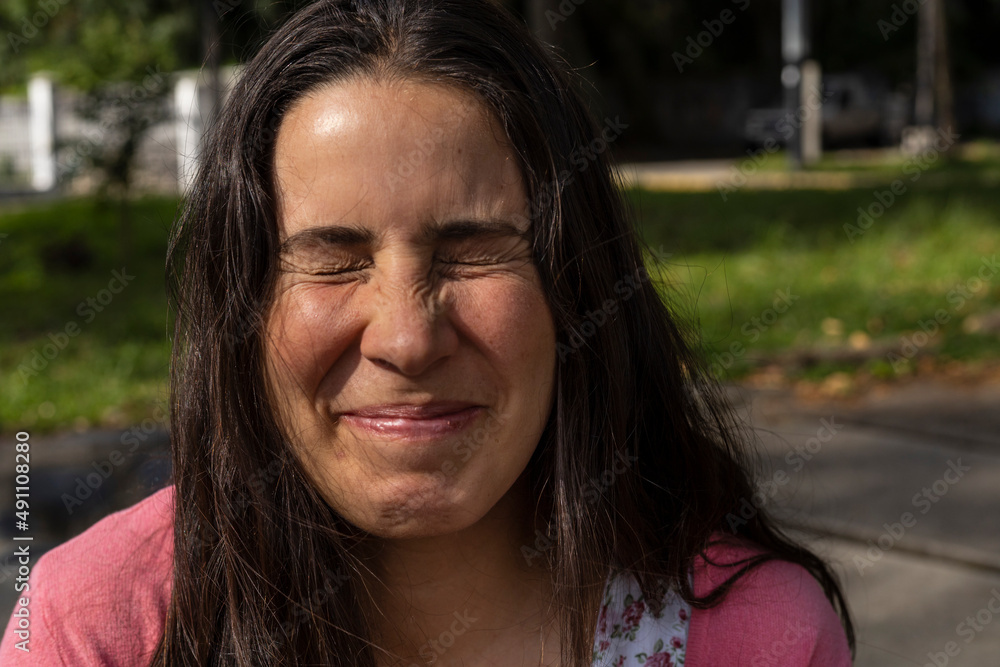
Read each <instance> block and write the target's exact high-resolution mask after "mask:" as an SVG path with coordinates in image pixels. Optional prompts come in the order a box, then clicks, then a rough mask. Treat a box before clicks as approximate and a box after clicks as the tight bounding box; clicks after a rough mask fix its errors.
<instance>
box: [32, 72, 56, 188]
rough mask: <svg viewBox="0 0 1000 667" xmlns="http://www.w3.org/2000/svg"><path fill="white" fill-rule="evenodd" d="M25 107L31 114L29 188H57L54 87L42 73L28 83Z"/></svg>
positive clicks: (50, 80)
mask: <svg viewBox="0 0 1000 667" xmlns="http://www.w3.org/2000/svg"><path fill="white" fill-rule="evenodd" d="M28 108H29V110H30V113H31V121H30V123H31V124H30V126H29V127H30V130H29V133H30V137H31V187H33V188H34V189H35V190H40V191H47V190H51V189H52V188H54V187H55V186H56V156H55V143H56V114H55V86H54V85H53V83H52V79H50V78H48V77H47V76H45V75H44V74H35V75H34V76H32V77H31V80H30V81H28Z"/></svg>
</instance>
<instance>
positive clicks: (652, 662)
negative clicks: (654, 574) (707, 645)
mask: <svg viewBox="0 0 1000 667" xmlns="http://www.w3.org/2000/svg"><path fill="white" fill-rule="evenodd" d="M690 618H691V607H690V605H688V604H687V603H686V602H684V600H683V599H681V597H680V596H679V595H676V594H675V593H673V592H670V593H668V594H667V597H666V598H665V599H664V604H663V607H662V609H661V610H660V611H659V612H658V613H654V612H653V611H652V610H651V609H650V608H649V605H648V604H647V602H646V600H645V599H644V598H643V596H642V592H641V591H640V590H639V582H637V581H636V580H635V577H633V576H632V575H631V574H627V573H625V574H617V575H614V576H612V577H609V578H608V585H607V587H606V590H605V593H604V603H603V604H602V605H601V613H600V615H599V616H598V619H597V632H596V633H595V636H594V659H593V662H592V665H593V667H635V666H636V665H642V666H643V667H675V665H683V664H684V653H685V649H686V648H687V635H688V622H689V620H690Z"/></svg>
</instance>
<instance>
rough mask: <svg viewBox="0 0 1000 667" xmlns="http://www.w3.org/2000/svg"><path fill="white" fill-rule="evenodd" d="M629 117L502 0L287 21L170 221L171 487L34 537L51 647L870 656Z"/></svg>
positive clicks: (526, 659)
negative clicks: (749, 449)
mask: <svg viewBox="0 0 1000 667" xmlns="http://www.w3.org/2000/svg"><path fill="white" fill-rule="evenodd" d="M602 131H604V132H605V134H604V136H603V137H602ZM607 136H608V134H607V128H606V127H605V128H602V127H600V126H598V125H597V124H595V123H594V122H593V121H592V120H591V119H590V117H589V116H588V113H587V111H586V109H585V106H584V104H583V103H582V102H581V99H580V98H579V97H578V95H577V94H576V93H575V92H574V89H573V83H572V82H571V81H570V79H569V77H568V75H567V74H566V68H565V66H564V65H559V64H557V63H556V62H555V61H554V59H553V58H552V56H551V55H549V54H548V53H546V52H545V51H544V50H543V49H542V48H541V47H540V46H539V45H538V44H537V43H536V42H535V41H534V40H533V39H532V38H531V37H530V35H529V34H528V33H527V31H526V30H525V29H524V28H523V27H522V26H520V25H519V24H518V23H516V22H515V21H513V20H512V19H511V18H509V17H508V16H506V15H505V14H504V13H503V12H502V11H501V10H499V9H497V8H496V7H495V6H494V5H492V4H491V3H490V2H488V1H487V0H476V1H469V0H446V1H434V2H431V1H429V0H355V1H353V2H347V1H340V0H321V1H320V2H317V3H316V4H314V5H312V6H310V7H309V8H307V9H306V10H304V11H303V12H301V13H299V14H298V15H297V16H295V17H294V18H293V19H292V20H291V21H290V22H289V23H288V24H287V25H285V26H284V27H283V28H281V29H280V30H279V31H278V32H277V33H276V34H275V35H274V36H273V37H272V38H271V40H270V41H269V42H268V43H267V44H266V45H265V46H264V47H263V49H262V50H261V52H260V53H259V54H258V55H257V56H256V57H255V58H254V59H253V61H252V62H250V63H249V65H248V66H247V67H246V69H245V70H244V72H243V75H242V77H241V79H240V81H239V83H238V84H237V86H236V88H235V90H234V92H233V94H232V95H231V97H230V99H229V100H228V102H227V105H226V108H225V109H224V110H223V112H222V115H221V117H220V119H219V121H218V123H217V125H216V127H215V128H214V130H213V132H212V134H211V139H210V141H209V142H208V145H207V147H206V150H205V152H204V155H203V166H202V169H201V173H200V176H199V178H198V179H197V185H196V187H195V190H194V192H193V193H192V194H191V196H190V198H189V201H188V202H187V205H186V208H185V211H184V213H183V215H182V217H181V218H180V220H179V221H178V224H177V225H176V228H175V232H174V235H173V240H172V243H171V247H170V257H169V262H168V263H169V277H170V279H171V285H172V288H173V289H172V294H173V298H174V305H175V308H176V312H177V320H176V331H175V334H176V335H175V340H174V365H173V369H172V396H173V411H172V415H171V429H172V439H173V444H174V448H175V450H174V451H175V455H174V479H175V486H173V487H169V488H168V489H165V490H163V491H161V492H160V493H158V494H156V495H154V496H153V497H151V498H150V499H148V500H146V501H144V502H143V503H141V504H140V505H137V506H136V507H134V508H132V509H130V510H127V511H126V512H123V513H120V514H118V515H114V516H112V517H109V518H108V519H106V520H104V521H103V522H101V523H100V524H98V525H97V526H95V527H94V528H92V529H91V530H90V531H88V532H87V533H85V534H84V535H83V536H81V537H79V538H77V539H76V540H74V541H71V542H70V543H68V544H66V545H64V546H63V547H60V548H59V549H56V550H54V551H53V552H50V554H48V555H47V556H46V557H45V558H44V559H42V560H41V561H40V562H39V564H38V566H37V567H36V569H35V572H34V574H33V576H32V586H33V588H34V593H33V594H34V595H35V598H34V600H33V605H32V613H33V614H35V617H34V621H35V626H34V633H35V634H34V637H33V640H32V641H33V646H32V649H33V650H34V651H35V653H33V654H32V656H31V657H32V658H34V659H35V660H43V659H45V660H48V662H44V663H43V662H39V663H38V664H58V662H57V660H59V661H62V662H63V664H73V665H78V664H113V665H125V664H128V665H150V664H151V665H209V664H211V665H258V664H259V665H306V664H309V665H318V664H323V665H352V666H354V665H379V666H383V665H413V664H420V665H423V664H430V663H438V664H444V665H460V664H483V665H535V664H538V665H589V664H599V665H633V664H645V665H670V664H675V663H679V664H687V665H689V666H692V665H693V666H694V667H698V665H738V664H747V665H763V664H768V665H770V664H783V665H784V664H789V665H791V664H795V665H797V664H811V665H842V664H848V663H849V661H850V656H849V648H848V646H849V644H853V636H852V633H851V626H850V622H849V620H848V617H847V612H846V608H845V606H844V600H843V597H842V595H841V593H840V590H839V588H838V586H837V584H836V581H835V579H834V578H833V577H832V575H831V574H830V572H829V570H828V569H827V567H826V566H825V565H824V564H823V563H822V561H820V560H819V559H818V558H817V557H815V556H814V555H812V554H811V553H809V552H808V551H807V550H805V549H803V548H802V547H799V546H797V545H795V544H794V543H792V542H791V541H789V540H788V539H786V538H785V537H783V535H782V534H781V533H780V532H779V530H778V529H777V528H776V527H775V526H774V524H773V523H772V522H771V520H770V519H768V518H767V516H766V515H765V514H764V513H756V514H755V515H753V516H750V517H748V518H747V517H745V516H744V515H740V517H741V518H740V519H739V521H734V520H733V518H734V517H735V516H737V514H736V513H737V511H738V508H739V507H740V505H741V501H743V500H745V499H749V498H751V497H752V495H753V488H752V486H751V480H750V478H749V476H748V473H747V472H746V470H747V468H746V464H745V462H744V461H743V459H742V457H741V454H740V451H741V449H740V446H739V442H740V439H741V438H740V434H739V433H738V431H737V429H736V428H735V427H734V425H733V423H732V422H731V419H730V416H729V415H728V413H727V411H726V409H725V408H724V407H723V405H722V403H721V401H720V400H719V398H718V396H717V395H716V390H715V388H714V387H713V385H712V384H711V382H709V381H708V380H707V379H705V377H704V376H703V375H702V374H701V372H700V370H699V368H700V367H699V364H698V360H697V359H696V357H695V356H694V355H693V354H692V352H691V351H690V349H689V347H688V344H687V342H686V341H685V338H684V335H683V332H682V331H681V330H680V329H679V328H678V326H677V324H676V323H675V322H674V321H673V320H672V319H671V316H670V314H669V312H668V310H667V308H666V307H665V306H664V305H663V303H662V302H661V299H660V295H659V294H658V293H657V291H656V288H655V286H654V285H653V284H652V282H651V281H650V279H649V278H650V276H649V274H648V273H646V270H645V264H644V257H643V253H642V251H641V247H640V244H639V242H638V241H637V234H636V232H635V229H634V228H633V226H632V224H631V218H630V216H629V214H628V211H627V209H626V207H625V205H624V203H623V201H622V198H621V195H620V194H619V192H618V190H617V188H616V187H615V184H614V182H613V179H612V177H611V172H610V166H609V163H608V160H607V157H606V155H605V149H606V147H607ZM744 514H745V513H744ZM727 518H728V521H727ZM824 594H825V596H824ZM827 598H829V600H828V599H827ZM831 602H832V603H833V604H835V605H836V606H837V607H838V608H839V609H840V611H841V613H842V614H843V616H844V625H845V627H846V632H845V630H844V629H843V628H842V627H841V625H840V623H839V622H838V620H837V616H836V613H835V611H834V606H833V604H831ZM12 622H13V621H12ZM12 627H13V626H12ZM9 634H10V632H8V635H9ZM4 641H5V643H4V648H3V651H2V652H0V657H3V658H5V659H7V658H12V659H14V658H23V657H24V654H22V653H20V652H18V651H16V650H15V649H13V648H12V646H11V644H12V642H11V639H10V638H9V637H8V636H5V640H4ZM40 656H41V657H40Z"/></svg>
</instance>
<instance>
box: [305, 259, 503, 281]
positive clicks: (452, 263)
mask: <svg viewBox="0 0 1000 667" xmlns="http://www.w3.org/2000/svg"><path fill="white" fill-rule="evenodd" d="M434 260H435V262H436V263H437V264H439V265H443V266H445V267H476V266H491V265H493V264H498V263H499V262H500V261H501V260H500V259H499V258H498V257H493V256H486V255H484V256H482V257H479V258H476V259H473V260H466V261H462V260H459V259H455V258H452V257H441V256H435V258H434ZM368 266H369V263H368V262H357V263H354V264H348V265H345V266H343V267H341V268H338V269H331V270H325V271H317V272H315V273H314V274H313V275H317V276H329V277H336V276H344V275H347V274H351V273H356V272H358V271H363V270H364V269H367V268H368Z"/></svg>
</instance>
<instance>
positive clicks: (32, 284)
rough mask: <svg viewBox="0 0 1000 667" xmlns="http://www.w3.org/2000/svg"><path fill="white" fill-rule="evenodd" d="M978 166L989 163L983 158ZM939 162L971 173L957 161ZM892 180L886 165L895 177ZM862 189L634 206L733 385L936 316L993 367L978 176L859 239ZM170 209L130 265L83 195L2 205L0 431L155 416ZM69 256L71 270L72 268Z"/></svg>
mask: <svg viewBox="0 0 1000 667" xmlns="http://www.w3.org/2000/svg"><path fill="white" fill-rule="evenodd" d="M981 164H983V165H984V168H987V167H988V168H993V167H994V165H993V161H992V160H986V161H981ZM878 169H880V170H884V166H878ZM935 169H940V170H942V171H943V172H944V173H948V172H951V173H964V172H966V171H970V170H971V171H975V169H974V165H973V166H970V163H969V162H966V161H958V162H956V163H952V164H949V165H943V166H941V167H935ZM900 176H901V174H900V173H899V172H894V171H892V170H889V171H885V178H886V183H887V184H888V183H889V182H891V181H892V180H893V179H895V178H898V177H900ZM878 189H881V188H878ZM872 190H873V188H862V189H858V190H847V191H835V192H827V191H788V192H774V191H750V190H741V191H739V192H737V193H735V194H731V195H730V196H729V198H728V201H725V202H724V201H722V199H721V197H720V196H719V195H718V194H717V193H715V192H707V193H665V192H649V191H633V192H631V193H630V197H631V199H632V201H633V203H634V204H635V207H636V210H637V212H638V213H639V216H640V221H641V225H642V230H643V234H644V236H645V237H646V239H647V241H648V242H649V243H650V245H652V246H653V247H654V248H658V247H659V246H661V245H662V248H663V251H664V252H670V253H673V255H672V256H671V257H670V258H669V260H668V262H669V263H668V264H666V265H665V272H664V276H665V278H666V279H667V281H668V282H669V287H668V288H665V289H666V291H667V292H668V293H669V297H670V299H671V301H672V303H673V304H674V307H675V308H676V310H677V311H678V313H679V314H680V315H681V316H682V317H685V318H686V319H688V320H690V321H693V322H695V323H696V324H697V325H698V327H699V328H700V331H701V341H700V342H701V344H703V347H704V350H705V354H706V355H707V356H708V359H709V361H716V362H718V361H719V358H717V357H714V355H716V354H720V355H721V354H724V353H725V352H727V351H729V350H731V349H732V348H731V346H733V345H734V344H738V345H739V346H742V347H740V348H737V349H742V352H741V353H740V354H736V355H734V357H733V360H732V363H731V364H728V368H726V369H725V371H726V374H727V375H729V376H736V377H739V376H740V375H742V374H744V373H746V372H747V371H749V370H750V369H752V368H754V367H755V365H756V364H757V363H759V362H760V360H761V359H770V358H773V357H774V355H775V354H777V353H779V352H781V351H784V350H788V349H790V348H797V349H806V348H808V349H815V348H823V347H827V348H836V347H838V346H844V345H846V341H847V338H848V337H849V336H850V335H851V334H852V333H853V332H863V333H864V334H865V335H866V336H868V337H869V338H870V339H871V340H872V341H873V342H874V343H876V344H878V343H880V342H886V341H889V342H898V340H899V338H900V336H903V335H908V334H909V332H912V331H913V330H915V329H917V328H918V325H919V322H920V321H922V320H923V321H929V320H931V319H933V317H934V315H935V313H936V312H937V311H938V310H943V311H944V312H945V313H946V314H947V315H948V321H947V322H946V323H945V324H944V325H943V326H942V327H941V328H942V332H943V337H942V339H941V342H940V345H939V346H938V347H937V348H936V351H935V353H936V354H938V355H939V356H940V357H943V358H950V359H961V360H982V359H996V358H997V357H998V356H1000V345H997V343H998V340H997V335H996V334H992V335H980V334H971V333H966V332H964V331H963V330H962V323H963V321H965V319H966V318H968V317H969V316H970V315H981V314H984V313H988V312H992V311H996V310H998V309H1000V275H995V276H991V278H990V280H989V281H988V282H986V283H984V284H983V285H982V286H981V287H980V288H979V289H978V290H976V291H974V292H971V293H970V294H969V295H968V296H969V298H968V299H965V300H964V303H962V304H961V307H958V302H957V300H956V299H955V294H956V293H954V292H952V290H954V289H955V288H956V286H959V285H963V284H967V282H968V281H969V280H970V279H971V278H973V277H975V276H976V273H977V271H978V270H979V268H980V267H981V266H982V260H981V258H982V257H984V256H986V257H992V255H994V254H997V255H998V256H1000V190H998V189H997V188H996V187H989V186H988V185H985V184H983V182H982V180H981V179H974V178H973V179H969V180H968V182H962V183H961V184H960V185H952V186H950V187H946V186H945V185H943V184H942V183H941V181H937V182H935V181H932V180H930V179H928V180H923V179H921V180H920V181H918V182H916V183H912V184H908V190H907V192H906V193H905V194H903V195H902V196H899V197H897V201H896V202H895V203H894V204H893V205H892V206H891V207H889V209H888V210H887V211H886V212H885V213H884V215H882V216H881V217H879V218H878V219H877V220H875V221H874V224H872V226H871V227H870V228H869V229H868V230H867V231H865V233H864V234H863V235H861V236H857V237H855V238H854V242H853V243H852V242H851V241H850V239H848V235H847V234H846V233H845V230H844V225H854V224H856V221H857V218H858V213H857V209H858V207H859V206H862V207H868V206H869V205H870V204H871V203H872V202H874V201H875V199H874V196H873V192H872ZM176 206H177V201H176V200H173V199H155V198H149V199H143V200H139V201H137V202H135V203H134V206H133V226H134V229H133V238H132V244H131V249H130V250H128V251H127V252H126V253H125V254H123V250H122V248H121V247H120V244H119V240H118V239H119V230H118V218H117V209H116V208H106V207H101V206H100V205H98V204H95V203H94V202H93V201H92V200H89V199H88V200H68V201H60V202H54V203H44V204H35V205H32V206H30V207H28V208H24V209H22V210H20V211H3V212H0V235H3V234H5V235H6V236H0V431H2V432H10V431H11V430H14V429H16V428H30V429H32V431H33V432H43V431H48V430H53V429H66V428H86V427H96V426H107V427H125V426H128V425H130V424H132V423H136V422H138V421H141V420H142V419H146V418H148V417H149V416H150V415H151V414H154V413H157V412H158V411H157V410H156V409H155V408H156V407H157V405H158V404H160V403H161V402H162V401H163V400H164V398H165V383H166V378H167V366H168V361H169V341H168V334H167V307H166V299H165V296H164V276H163V263H164V255H165V252H166V240H167V233H168V229H169V226H170V223H171V221H172V219H173V217H174V215H175V210H176ZM74 256H76V257H77V258H78V260H79V261H78V262H77V263H78V264H79V266H78V268H76V269H73V270H71V269H68V268H66V266H65V265H66V264H67V259H72V258H73V257H74ZM122 267H125V269H126V271H127V273H129V274H132V275H135V278H134V280H132V281H130V284H129V285H128V286H127V287H126V288H125V289H124V290H123V291H122V292H121V293H120V294H117V295H114V297H113V299H112V300H111V302H110V303H108V304H107V305H106V306H105V310H104V311H102V312H100V313H96V312H95V313H94V314H93V318H92V321H90V322H87V321H86V320H87V319H88V318H89V315H87V312H88V311H87V308H89V306H87V304H86V299H87V298H96V297H97V296H98V295H100V294H101V290H104V289H107V287H108V283H109V281H110V280H111V278H112V271H114V270H118V271H120V270H121V269H122ZM966 286H967V285H966ZM777 290H790V292H791V294H792V295H793V296H795V297H798V298H797V299H796V300H795V302H794V303H793V304H792V305H791V306H790V307H789V308H788V309H787V311H786V312H785V313H783V314H780V315H778V316H776V317H775V319H774V320H773V322H772V323H770V324H769V325H766V326H765V321H766V320H762V321H761V322H760V324H761V326H756V325H755V324H754V320H753V318H755V317H756V318H762V317H765V316H767V311H768V309H769V308H772V307H773V305H774V300H775V295H776V291H777ZM950 293H951V295H952V299H951V300H949V294H950ZM81 303H83V304H84V305H83V306H82V308H83V310H82V311H80V310H78V309H80V308H81V306H80V304H81ZM71 322H72V323H75V324H76V325H77V326H79V329H80V331H79V334H78V335H76V336H73V337H67V339H66V340H65V341H64V342H65V347H64V349H62V350H60V351H59V352H58V354H57V355H55V356H54V358H53V359H51V360H49V359H45V358H44V356H42V360H44V361H45V362H46V363H45V366H44V368H41V369H40V370H38V373H37V375H34V374H32V375H26V374H25V373H24V372H23V369H25V368H29V369H30V368H31V361H32V359H33V358H35V357H34V353H35V352H36V351H37V352H38V353H39V354H41V355H44V352H45V351H46V348H45V346H46V345H47V344H50V343H51V342H52V339H51V338H50V334H51V335H53V336H55V338H56V339H57V341H59V340H62V339H61V337H60V333H61V332H65V331H66V327H67V324H69V323H71ZM824 324H825V326H826V332H824ZM838 327H839V329H840V333H839V334H838V333H837V329H838ZM755 331H756V332H758V333H759V337H757V338H756V339H754V338H755ZM53 349H54V348H49V350H48V351H50V352H51V351H52V350H53ZM722 360H723V361H725V357H723V358H722ZM722 365H726V364H722ZM864 368H866V369H867V371H869V372H871V373H872V374H873V375H875V376H877V377H884V378H891V377H895V376H897V375H898V374H899V372H900V370H899V369H898V368H893V367H892V366H891V365H890V364H889V363H888V362H887V361H886V359H885V358H884V356H876V357H874V358H872V359H871V360H870V361H868V362H866V364H865V365H864ZM842 370H848V371H853V370H857V369H856V368H854V367H851V366H849V365H845V364H843V363H837V362H828V363H821V364H818V365H816V366H814V367H812V368H809V369H805V370H804V371H802V373H803V376H804V377H810V378H815V377H822V376H824V375H827V374H829V373H832V372H836V371H842Z"/></svg>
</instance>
